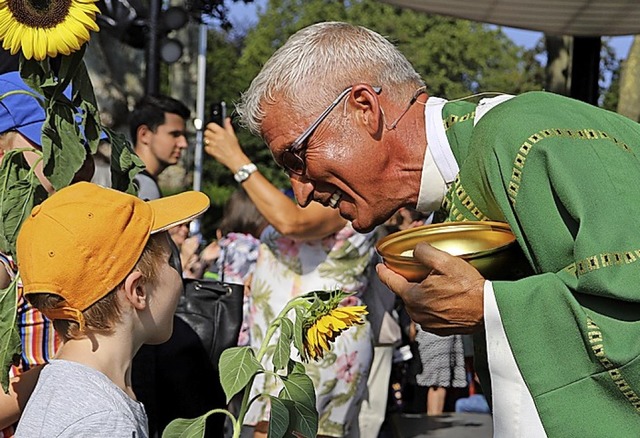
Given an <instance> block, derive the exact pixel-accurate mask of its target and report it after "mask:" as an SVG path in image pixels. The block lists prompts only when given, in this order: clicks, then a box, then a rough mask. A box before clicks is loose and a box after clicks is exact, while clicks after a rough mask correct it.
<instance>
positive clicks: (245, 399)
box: [233, 297, 309, 438]
mask: <svg viewBox="0 0 640 438" xmlns="http://www.w3.org/2000/svg"><path fill="white" fill-rule="evenodd" d="M298 305H304V306H307V307H308V306H309V301H308V300H307V299H306V298H304V297H296V298H294V299H292V300H291V301H289V302H288V303H287V305H286V306H285V307H284V309H282V311H281V312H280V313H279V314H278V316H277V317H276V319H275V320H274V321H273V322H272V323H271V324H270V325H269V328H268V329H267V333H266V334H265V336H264V339H263V340H262V344H261V345H260V349H259V350H258V353H257V354H256V359H258V362H262V358H263V357H264V355H265V354H266V353H267V348H268V346H269V342H270V341H271V338H272V337H273V334H274V333H275V331H276V330H277V329H278V327H280V321H281V320H282V318H285V317H286V316H287V313H289V311H290V310H291V309H293V308H294V307H296V306H298ZM254 380H255V375H254V376H253V377H251V380H249V383H247V386H245V387H244V394H243V395H242V403H241V404H240V412H239V413H238V419H237V420H236V422H235V423H234V425H233V438H240V432H241V429H242V424H243V423H244V417H245V415H246V414H247V411H248V410H249V406H250V403H249V394H250V393H251V388H252V387H253V382H254Z"/></svg>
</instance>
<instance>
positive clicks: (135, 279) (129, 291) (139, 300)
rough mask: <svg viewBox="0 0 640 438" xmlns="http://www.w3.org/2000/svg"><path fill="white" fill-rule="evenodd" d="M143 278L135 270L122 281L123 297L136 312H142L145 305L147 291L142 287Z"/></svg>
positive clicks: (140, 273)
mask: <svg viewBox="0 0 640 438" xmlns="http://www.w3.org/2000/svg"><path fill="white" fill-rule="evenodd" d="M143 280H144V277H143V276H142V272H140V271H138V270H137V269H136V270H134V271H133V272H131V273H130V274H129V275H127V278H125V279H124V287H123V289H124V295H125V297H126V299H127V300H128V301H129V302H130V303H131V305H132V306H133V307H134V308H136V309H137V310H144V309H145V308H146V307H147V305H148V303H147V299H148V297H147V291H146V289H145V287H144V281H143Z"/></svg>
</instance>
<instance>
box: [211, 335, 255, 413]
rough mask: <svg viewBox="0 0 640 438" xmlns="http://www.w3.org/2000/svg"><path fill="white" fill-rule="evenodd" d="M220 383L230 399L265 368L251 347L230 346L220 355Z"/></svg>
mask: <svg viewBox="0 0 640 438" xmlns="http://www.w3.org/2000/svg"><path fill="white" fill-rule="evenodd" d="M219 366H220V383H221V384H222V389H224V393H225V394H226V395H227V403H229V400H231V398H232V397H233V396H234V395H236V394H237V393H238V392H240V390H242V389H243V388H244V387H245V386H247V384H248V383H249V381H250V380H251V378H252V377H253V376H255V375H256V373H257V372H258V371H261V370H263V368H262V365H261V364H260V362H258V359H256V356H255V353H254V351H253V350H252V349H251V347H233V348H228V349H226V350H224V351H223V352H222V354H221V355H220V362H219Z"/></svg>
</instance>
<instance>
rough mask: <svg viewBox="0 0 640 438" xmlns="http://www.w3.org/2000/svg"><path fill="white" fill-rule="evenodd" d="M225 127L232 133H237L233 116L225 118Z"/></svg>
mask: <svg viewBox="0 0 640 438" xmlns="http://www.w3.org/2000/svg"><path fill="white" fill-rule="evenodd" d="M224 129H225V130H226V131H227V132H228V133H230V134H233V135H235V134H236V131H235V130H234V129H233V124H232V123H231V117H227V118H226V119H224Z"/></svg>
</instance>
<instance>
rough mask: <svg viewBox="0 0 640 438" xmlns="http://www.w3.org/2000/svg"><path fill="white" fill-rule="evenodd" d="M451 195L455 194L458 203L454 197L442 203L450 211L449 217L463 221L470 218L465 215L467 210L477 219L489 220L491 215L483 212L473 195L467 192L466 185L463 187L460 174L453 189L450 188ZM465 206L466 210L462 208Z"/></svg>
mask: <svg viewBox="0 0 640 438" xmlns="http://www.w3.org/2000/svg"><path fill="white" fill-rule="evenodd" d="M449 193H450V194H451V197H453V196H455V197H456V198H457V199H458V201H459V204H458V203H455V202H453V199H446V200H445V201H444V202H443V203H442V205H443V208H445V210H447V211H449V217H450V218H453V220H455V221H462V220H465V219H468V217H466V216H465V212H467V213H469V214H471V215H472V216H473V218H474V219H475V220H479V221H488V220H489V217H488V216H487V215H485V214H484V213H482V211H480V209H479V208H478V207H477V206H476V205H475V203H474V202H473V199H471V196H469V194H468V193H467V192H466V190H465V189H464V187H462V183H461V182H460V176H459V175H458V176H456V179H455V181H454V182H453V185H452V187H451V189H450V190H449ZM463 207H464V211H462V210H461V208H463Z"/></svg>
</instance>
